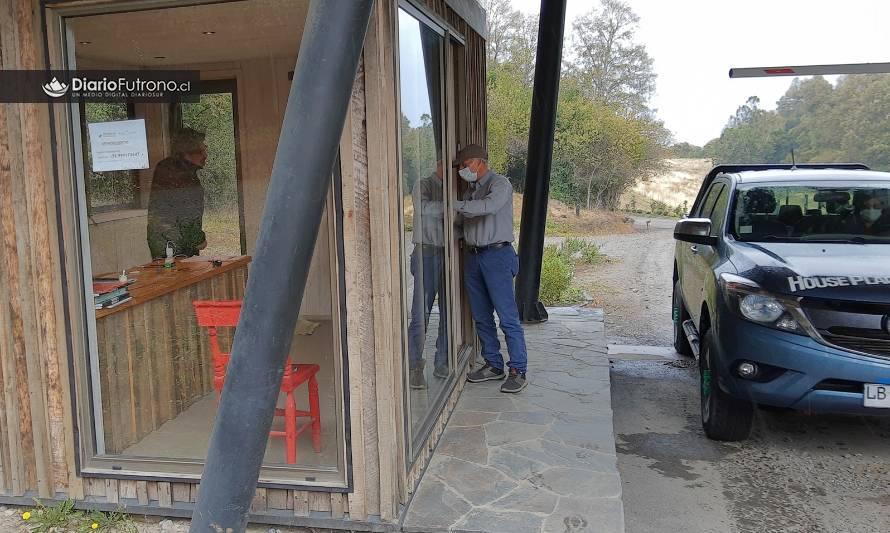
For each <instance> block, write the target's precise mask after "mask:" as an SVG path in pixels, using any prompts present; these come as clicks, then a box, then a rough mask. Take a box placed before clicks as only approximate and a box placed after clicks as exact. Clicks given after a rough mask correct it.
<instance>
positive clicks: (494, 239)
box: [454, 170, 513, 246]
mask: <svg viewBox="0 0 890 533" xmlns="http://www.w3.org/2000/svg"><path fill="white" fill-rule="evenodd" d="M454 209H455V211H457V212H458V214H460V215H461V217H462V218H463V236H464V240H465V241H466V242H467V244H469V245H470V246H487V245H489V244H495V243H499V242H513V187H512V186H511V185H510V180H508V179H507V178H505V177H504V176H501V175H500V174H496V173H494V172H492V171H491V170H489V171H488V172H487V173H486V174H485V175H484V176H482V177H481V178H479V180H478V181H476V183H472V184H470V188H469V189H468V190H467V191H466V193H464V197H463V200H458V201H457V202H455V205H454Z"/></svg>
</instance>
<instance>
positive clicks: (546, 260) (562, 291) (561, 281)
mask: <svg viewBox="0 0 890 533" xmlns="http://www.w3.org/2000/svg"><path fill="white" fill-rule="evenodd" d="M572 273H573V272H572V263H571V260H570V258H569V257H567V255H566V254H565V253H564V251H563V250H562V249H561V248H560V247H557V246H554V245H549V246H547V247H545V248H544V257H543V260H542V262H541V291H540V298H541V303H543V304H544V305H557V304H560V303H563V302H565V301H566V299H567V298H568V295H569V290H570V287H571V283H572Z"/></svg>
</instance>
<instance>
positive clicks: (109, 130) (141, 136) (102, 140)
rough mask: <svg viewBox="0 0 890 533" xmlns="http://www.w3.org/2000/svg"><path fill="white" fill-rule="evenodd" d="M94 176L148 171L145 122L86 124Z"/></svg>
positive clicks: (137, 120) (139, 120)
mask: <svg viewBox="0 0 890 533" xmlns="http://www.w3.org/2000/svg"><path fill="white" fill-rule="evenodd" d="M88 126H89V130H90V154H91V155H92V160H93V161H92V163H93V172H108V171H111V170H133V169H141V168H148V141H147V140H146V136H145V119H141V118H140V119H135V120H116V121H114V122H94V123H92V124H89V125H88Z"/></svg>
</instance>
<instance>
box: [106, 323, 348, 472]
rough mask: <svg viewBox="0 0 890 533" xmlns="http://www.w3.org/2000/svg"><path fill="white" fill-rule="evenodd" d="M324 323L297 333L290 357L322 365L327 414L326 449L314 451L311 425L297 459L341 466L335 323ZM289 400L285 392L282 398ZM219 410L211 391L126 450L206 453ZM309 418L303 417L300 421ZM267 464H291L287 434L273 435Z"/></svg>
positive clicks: (189, 455) (303, 402)
mask: <svg viewBox="0 0 890 533" xmlns="http://www.w3.org/2000/svg"><path fill="white" fill-rule="evenodd" d="M313 321H314V322H319V323H320V326H319V327H318V328H317V329H316V330H315V332H314V333H312V334H311V335H295V336H294V342H293V346H292V348H291V354H292V355H291V358H292V360H293V361H294V362H296V363H314V364H318V365H319V366H320V367H321V370H320V371H319V373H318V374H317V375H316V378H317V380H318V389H319V404H320V408H321V418H322V422H321V424H322V451H321V453H315V450H313V448H312V438H311V435H310V432H309V430H306V432H305V433H303V434H302V435H300V437H299V439H298V441H297V464H299V465H305V466H325V467H334V468H336V467H337V447H338V444H337V441H338V432H337V428H338V425H341V424H340V423H339V422H338V421H337V419H336V407H337V406H336V403H335V399H336V397H337V394H336V390H335V375H334V369H335V367H334V361H333V353H334V352H333V329H332V325H331V321H330V320H315V319H313ZM296 397H297V408H298V409H303V410H308V409H309V400H308V398H309V396H308V389H307V387H306V385H301V386H300V388H299V389H298V390H297V395H296ZM278 405H279V407H283V406H284V395H283V394H281V395H280V396H279V400H278ZM215 416H216V393H215V392H212V393H210V394H207V395H205V396H204V397H203V398H201V399H199V400H198V401H197V402H195V403H194V404H192V406H191V407H189V408H188V409H186V410H185V411H184V412H182V413H181V414H180V415H179V416H177V417H176V418H174V419H172V420H168V421H167V422H166V423H164V424H163V425H162V426H161V427H159V428H158V429H156V430H155V431H153V432H151V433H149V434H148V435H146V436H145V437H144V438H143V439H142V440H141V441H139V442H137V443H136V444H133V445H132V446H130V447H129V448H127V449H126V450H124V452H123V455H126V456H135V457H161V458H165V459H167V458H169V459H192V460H194V459H198V460H203V459H204V458H205V457H206V456H207V447H208V443H209V440H210V432H211V429H212V427H213V419H214V417H215ZM306 420H309V419H308V418H305V419H303V418H301V419H299V422H298V423H300V424H302V423H303V422H304V421H306ZM272 428H273V429H278V430H283V429H284V419H283V418H281V417H275V420H274V422H273V426H272ZM264 462H265V463H266V464H286V455H285V447H284V439H283V438H270V439H269V443H268V445H267V447H266V455H265V458H264Z"/></svg>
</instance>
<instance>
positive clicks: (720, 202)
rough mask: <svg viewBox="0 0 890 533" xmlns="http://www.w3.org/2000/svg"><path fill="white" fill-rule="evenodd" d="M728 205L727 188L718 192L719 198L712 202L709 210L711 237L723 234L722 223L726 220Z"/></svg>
mask: <svg viewBox="0 0 890 533" xmlns="http://www.w3.org/2000/svg"><path fill="white" fill-rule="evenodd" d="M728 204H729V187H723V189H721V190H720V196H718V197H717V201H716V202H714V209H712V210H711V236H712V237H719V236H720V235H722V234H723V221H724V220H726V208H727V206H728Z"/></svg>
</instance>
